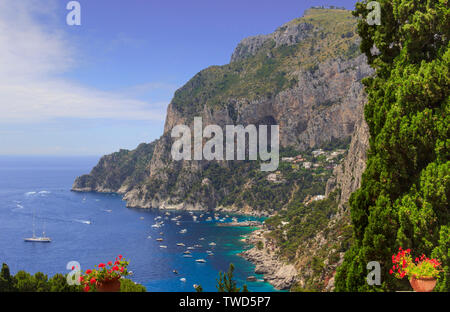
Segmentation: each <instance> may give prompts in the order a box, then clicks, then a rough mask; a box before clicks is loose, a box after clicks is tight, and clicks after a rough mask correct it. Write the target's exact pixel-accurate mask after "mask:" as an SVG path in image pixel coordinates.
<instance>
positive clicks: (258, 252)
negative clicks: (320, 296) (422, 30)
mask: <svg viewBox="0 0 450 312" xmlns="http://www.w3.org/2000/svg"><path fill="white" fill-rule="evenodd" d="M266 233H267V230H264V229H262V228H261V227H259V228H257V229H255V230H254V231H253V232H252V233H251V234H250V235H249V237H248V238H245V239H244V241H245V242H246V243H248V244H251V245H253V247H252V248H250V249H248V250H245V251H243V252H241V253H240V254H238V255H239V256H241V257H243V258H244V259H245V260H247V261H249V262H251V263H253V264H254V265H255V274H262V275H263V276H264V281H266V282H268V283H269V284H271V285H272V286H273V287H274V288H275V289H277V290H289V289H290V287H291V286H292V285H294V284H295V283H296V282H297V274H298V272H297V270H296V268H295V266H294V265H293V264H289V263H286V262H285V261H283V260H282V259H281V258H280V257H279V256H278V255H277V247H276V246H275V245H274V244H273V243H271V242H270V241H269V240H268V239H266V238H265V236H264V234H266ZM258 242H262V244H263V247H262V248H258V247H257V246H258Z"/></svg>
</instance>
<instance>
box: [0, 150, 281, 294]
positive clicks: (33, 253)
mask: <svg viewBox="0 0 450 312" xmlns="http://www.w3.org/2000/svg"><path fill="white" fill-rule="evenodd" d="M97 161H98V158H97V157H43V156H42V157H41V156H35V157H28V156H27V157H25V156H18V157H12V156H0V262H4V263H7V264H8V265H9V267H10V269H11V271H12V273H16V272H17V271H19V270H25V271H27V272H30V273H35V272H38V271H40V272H44V273H46V274H48V275H49V276H52V275H54V274H55V273H68V272H69V270H67V269H66V266H67V263H68V262H69V261H78V262H79V263H80V265H81V270H82V271H84V270H86V269H88V268H92V267H93V266H94V265H96V264H98V263H100V262H107V261H109V260H113V259H114V258H115V257H116V256H117V255H119V254H122V255H123V256H124V257H125V258H127V259H128V260H129V261H130V266H129V269H130V270H132V271H133V275H132V276H131V277H130V278H131V279H132V280H134V281H135V282H138V283H141V284H143V285H145V286H146V288H147V290H148V291H154V292H155V291H194V288H193V284H200V285H201V286H202V287H203V289H204V290H205V291H216V288H215V285H216V278H217V277H218V273H219V271H226V270H227V269H228V266H229V264H230V263H233V264H234V266H235V278H236V280H237V282H238V285H242V284H244V283H246V284H247V285H248V288H249V290H250V291H274V289H273V287H272V286H271V285H270V284H268V283H265V282H262V281H259V282H247V281H246V278H247V277H248V276H249V275H255V274H254V273H253V269H254V266H253V265H252V264H251V263H249V262H247V261H246V260H244V259H242V258H241V257H239V256H237V253H239V252H241V251H242V250H244V249H245V248H246V247H248V246H245V243H243V242H241V241H240V239H241V238H242V236H243V235H247V234H249V233H250V232H251V229H249V228H235V227H219V226H217V223H218V222H220V221H216V220H215V219H214V216H213V215H212V214H205V215H204V216H203V217H202V218H198V221H197V222H194V220H193V216H192V215H191V214H189V213H187V212H183V213H181V212H176V211H171V212H170V215H169V216H167V215H166V214H165V213H166V211H160V210H157V209H153V210H143V209H130V208H126V206H125V202H124V201H122V198H121V196H120V195H117V194H97V193H76V192H71V191H70V188H71V186H72V183H73V181H74V179H75V178H76V177H77V176H79V175H81V174H84V173H88V172H89V171H90V170H91V168H92V167H93V166H94V165H95V164H96V163H97ZM33 215H34V219H35V229H36V234H41V233H42V231H43V230H45V232H46V234H47V236H49V237H51V239H52V242H51V243H28V242H24V240H23V239H24V238H25V237H31V236H32V229H33ZM178 215H181V219H180V220H179V222H180V225H177V224H176V221H172V220H171V219H172V218H174V217H176V216H178ZM194 215H196V216H197V217H199V215H200V213H195V214H194ZM158 216H161V219H160V220H159V221H164V225H163V226H161V227H160V228H154V227H152V225H153V224H155V223H156V222H157V221H155V218H157V217H158ZM208 216H211V217H212V220H213V221H206V218H207V217H208ZM223 217H225V215H221V216H220V218H223ZM230 217H231V216H230ZM238 219H239V220H243V219H245V218H244V217H239V218H238ZM226 221H230V219H228V220H226ZM181 229H186V230H187V232H186V233H185V234H181V233H179V232H180V230H181ZM160 233H162V234H160ZM160 237H161V238H163V239H164V240H163V241H162V242H159V241H156V238H160ZM200 238H204V240H200ZM211 242H214V243H215V244H216V245H215V246H210V245H209V243H211ZM177 243H184V244H185V245H186V247H179V246H177V245H176V244H177ZM160 245H165V246H167V248H161V247H160ZM194 245H202V247H197V248H194V249H193V250H190V251H191V255H192V258H186V257H183V252H184V251H186V250H187V247H188V246H194ZM207 250H209V251H211V252H212V253H213V255H212V256H210V255H208V254H207V252H206V251H207ZM200 258H201V259H205V260H206V261H207V262H206V263H197V262H195V259H200ZM173 270H177V271H178V274H174V273H173ZM256 276H257V278H258V279H262V276H260V275H256ZM181 278H185V279H186V281H185V282H183V281H181V280H180V279H181Z"/></svg>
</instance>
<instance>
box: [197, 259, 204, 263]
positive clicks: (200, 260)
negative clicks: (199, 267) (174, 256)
mask: <svg viewBox="0 0 450 312" xmlns="http://www.w3.org/2000/svg"><path fill="white" fill-rule="evenodd" d="M195 262H198V263H206V260H205V259H197V260H195Z"/></svg>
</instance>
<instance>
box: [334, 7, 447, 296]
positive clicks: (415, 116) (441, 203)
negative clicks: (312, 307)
mask: <svg viewBox="0 0 450 312" xmlns="http://www.w3.org/2000/svg"><path fill="white" fill-rule="evenodd" d="M367 2H368V1H366V0H363V1H362V2H359V3H357V4H356V10H355V11H354V15H355V16H358V17H361V19H360V21H359V22H358V34H359V35H360V37H361V39H362V41H361V46H360V48H361V51H362V52H363V53H364V54H365V55H366V56H367V59H368V63H369V64H370V65H371V66H372V67H373V68H374V69H375V70H376V74H375V75H374V76H373V77H369V78H366V79H365V80H364V81H363V83H364V85H365V90H366V92H367V94H368V103H367V104H366V106H365V119H366V121H367V124H368V125H369V129H370V148H369V152H368V159H367V167H366V170H365V172H364V174H363V176H362V182H361V188H360V189H359V190H357V191H356V192H355V193H354V194H352V196H351V198H350V208H351V210H350V211H351V219H352V224H353V228H354V233H353V236H354V241H355V243H354V245H353V246H352V247H351V248H350V250H349V251H348V252H347V253H346V255H345V259H344V262H343V264H342V265H341V266H340V268H339V269H338V272H337V274H336V290H337V291H373V290H374V291H380V290H385V291H392V290H396V289H401V288H402V287H407V281H405V282H403V283H402V282H398V281H395V279H393V278H392V277H391V276H390V275H389V274H388V271H389V269H390V267H391V256H392V254H393V253H394V250H396V249H398V247H399V246H403V247H404V248H411V249H412V250H413V251H414V252H416V253H417V254H422V253H425V254H427V255H432V256H433V257H437V258H439V259H440V261H441V262H442V264H443V269H444V272H443V273H441V277H440V279H439V281H438V285H437V287H436V290H440V291H449V290H450V278H449V274H450V273H449V266H450V263H449V261H450V260H449V259H450V257H449V251H448V246H449V244H450V236H449V231H450V212H449V203H448V198H449V196H450V173H449V172H450V170H449V169H450V162H449V159H450V158H449V151H450V148H449V147H450V139H449V132H450V131H449V130H450V129H449V127H450V122H449V121H450V120H449V119H450V117H449V116H450V115H449V112H450V105H449V104H450V100H449V86H450V83H449V82H450V81H449V80H450V79H449V60H450V49H449V38H450V12H449V10H450V9H449V6H448V0H417V1H411V0H394V1H392V0H378V3H380V5H381V25H379V26H377V25H372V26H370V25H368V23H367V22H366V21H365V17H366V16H367V14H368V13H369V10H368V9H367V8H366V5H367ZM375 47H376V48H375ZM370 261H379V262H380V264H381V267H382V285H380V286H369V285H368V284H367V283H366V276H367V273H368V272H367V269H366V265H367V263H368V262H370Z"/></svg>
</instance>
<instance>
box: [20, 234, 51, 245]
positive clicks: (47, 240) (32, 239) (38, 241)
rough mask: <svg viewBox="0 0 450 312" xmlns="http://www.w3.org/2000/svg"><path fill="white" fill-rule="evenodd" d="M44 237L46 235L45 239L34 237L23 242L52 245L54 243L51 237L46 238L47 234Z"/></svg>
mask: <svg viewBox="0 0 450 312" xmlns="http://www.w3.org/2000/svg"><path fill="white" fill-rule="evenodd" d="M43 235H44V236H43V237H35V236H33V237H29V238H24V239H23V240H24V241H26V242H31V243H50V242H51V241H52V240H51V239H50V237H45V233H44V234H43Z"/></svg>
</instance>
